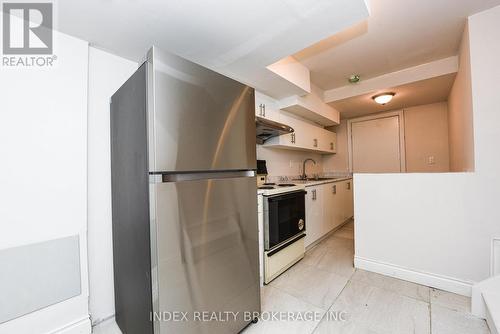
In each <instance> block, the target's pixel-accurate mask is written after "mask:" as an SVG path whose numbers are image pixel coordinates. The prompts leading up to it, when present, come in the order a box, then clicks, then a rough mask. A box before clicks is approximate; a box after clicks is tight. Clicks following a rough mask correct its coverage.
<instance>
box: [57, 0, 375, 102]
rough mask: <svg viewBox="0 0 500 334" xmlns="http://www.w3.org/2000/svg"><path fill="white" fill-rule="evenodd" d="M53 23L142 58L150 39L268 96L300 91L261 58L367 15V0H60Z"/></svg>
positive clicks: (296, 47)
mask: <svg viewBox="0 0 500 334" xmlns="http://www.w3.org/2000/svg"><path fill="white" fill-rule="evenodd" d="M56 13H57V15H56V18H57V19H56V29H57V30H59V31H61V32H64V33H67V34H69V35H72V36H76V37H79V38H81V39H84V40H86V41H89V42H90V43H91V44H92V45H94V46H97V47H100V48H102V49H105V50H108V51H111V52H112V53H115V54H117V55H119V56H122V57H126V58H129V59H132V60H134V61H140V60H141V59H143V56H144V55H145V53H146V51H147V50H148V49H149V48H150V47H151V46H152V45H156V46H158V47H159V48H161V49H163V50H165V51H169V52H172V53H175V54H177V55H179V56H181V57H184V58H186V59H189V60H191V61H194V62H196V63H198V64H201V65H204V66H206V67H209V68H212V69H214V70H216V71H218V72H220V73H222V74H225V75H228V76H230V77H233V78H235V79H237V80H239V81H241V82H244V83H247V84H250V85H252V86H254V87H256V88H258V89H260V90H262V91H264V92H266V93H268V94H270V95H272V96H274V97H277V98H281V97H285V96H290V95H293V94H297V93H301V94H304V91H303V90H300V89H297V87H294V86H293V85H292V84H291V83H289V82H288V81H286V80H284V79H282V78H281V77H279V76H278V75H276V74H274V73H272V72H271V71H269V70H267V69H266V66H268V65H270V64H273V63H275V62H276V61H278V60H280V59H282V58H284V57H286V56H289V55H291V54H293V53H295V52H297V51H299V50H302V49H303V48H305V47H307V46H310V45H312V44H314V43H316V42H318V41H320V40H323V39H325V38H327V37H328V36H331V35H333V34H336V33H338V32H339V31H342V30H344V29H346V28H347V27H349V26H351V25H353V24H356V23H358V22H361V21H363V20H365V19H366V18H367V17H368V7H367V4H366V2H365V0H315V1H310V0H272V1H269V0H253V1H234V0H182V1H158V0H141V1H138V0H129V1H117V0H105V1H103V0H85V1H81V0H64V1H58V2H57V6H56Z"/></svg>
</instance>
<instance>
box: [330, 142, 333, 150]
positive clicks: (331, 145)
mask: <svg viewBox="0 0 500 334" xmlns="http://www.w3.org/2000/svg"><path fill="white" fill-rule="evenodd" d="M330 150H332V151H333V143H330Z"/></svg>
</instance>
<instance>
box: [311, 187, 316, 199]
mask: <svg viewBox="0 0 500 334" xmlns="http://www.w3.org/2000/svg"><path fill="white" fill-rule="evenodd" d="M312 194H313V198H312V199H313V201H315V200H316V189H313V191H312Z"/></svg>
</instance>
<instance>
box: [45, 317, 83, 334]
mask: <svg viewBox="0 0 500 334" xmlns="http://www.w3.org/2000/svg"><path fill="white" fill-rule="evenodd" d="M91 332H92V325H91V323H90V318H89V317H86V318H83V319H81V320H78V321H76V322H74V323H72V324H69V325H67V326H64V327H62V328H60V329H57V330H55V331H53V332H51V333H50V334H90V333H91Z"/></svg>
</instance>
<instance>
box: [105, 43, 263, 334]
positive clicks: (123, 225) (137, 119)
mask: <svg viewBox="0 0 500 334" xmlns="http://www.w3.org/2000/svg"><path fill="white" fill-rule="evenodd" d="M254 104H255V98H254V90H253V89H252V88H250V87H248V86H246V85H244V84H241V83H239V82H237V81H235V80H232V79H230V78H227V77H225V76H223V75H220V74H218V73H216V72H214V71H211V70H208V69H206V68H204V67H201V66H199V65H196V64H194V63H192V62H189V61H187V60H185V59H182V58H180V57H177V56H175V55H172V54H168V53H165V52H162V51H160V50H159V49H157V48H152V49H151V50H150V51H149V53H148V55H147V60H146V61H145V62H144V63H143V64H142V65H141V66H140V67H139V69H138V70H137V71H136V72H135V73H134V74H133V75H132V76H131V77H130V78H129V79H128V80H127V81H126V82H125V83H124V84H123V86H122V87H121V88H120V89H119V90H118V91H117V92H116V93H115V94H114V95H113V96H112V98H111V167H112V215H113V257H114V284H115V306H116V322H117V323H118V325H119V327H120V328H121V330H122V331H123V333H125V334H147V333H154V334H159V333H161V334H166V333H218V334H219V333H238V332H239V331H240V330H242V329H243V328H244V327H245V326H246V325H247V324H248V323H249V319H248V314H249V313H250V312H258V311H260V290H259V255H258V248H259V246H258V227H257V199H256V178H255V169H256V158H255V141H256V139H255V117H254V115H255V111H254ZM174 312H178V313H174ZM184 312H186V313H184ZM202 312H204V313H202ZM223 312H235V314H236V316H233V315H232V314H229V313H226V315H224V313H223ZM236 312H238V313H236ZM207 315H210V316H211V318H210V319H212V320H211V321H204V320H203V318H202V316H203V317H206V316H207ZM197 316H198V317H197ZM174 317H177V318H176V319H174ZM234 318H236V319H234ZM205 320H207V319H205Z"/></svg>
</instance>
